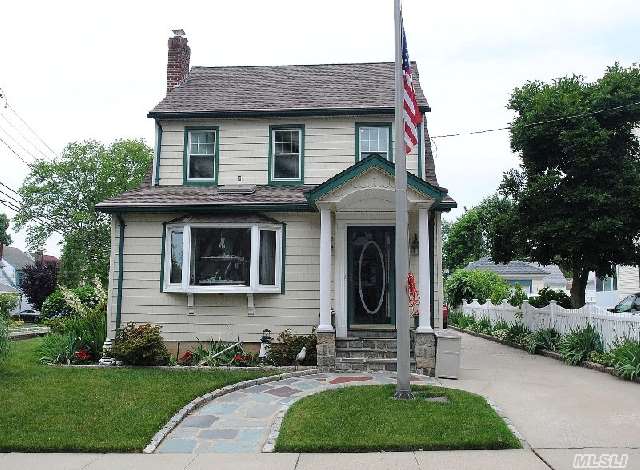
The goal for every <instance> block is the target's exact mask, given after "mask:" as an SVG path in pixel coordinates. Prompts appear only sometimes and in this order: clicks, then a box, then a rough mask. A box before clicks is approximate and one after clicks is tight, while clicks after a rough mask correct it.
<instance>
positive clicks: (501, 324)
mask: <svg viewBox="0 0 640 470" xmlns="http://www.w3.org/2000/svg"><path fill="white" fill-rule="evenodd" d="M508 329H509V323H507V322H506V321H504V320H498V321H497V322H495V324H494V325H493V330H494V331H495V330H508Z"/></svg>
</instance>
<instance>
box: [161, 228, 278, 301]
mask: <svg viewBox="0 0 640 470" xmlns="http://www.w3.org/2000/svg"><path fill="white" fill-rule="evenodd" d="M165 253H166V254H165V261H164V266H163V269H164V270H165V272H164V279H165V282H164V286H163V290H164V291H165V292H186V293H207V292H238V293H255V292H280V289H281V287H280V284H281V281H280V280H281V272H282V271H281V270H282V227H281V226H279V225H264V224H239V223H228V224H215V225H214V224H206V223H191V224H184V225H172V226H168V227H167V234H166V245H165Z"/></svg>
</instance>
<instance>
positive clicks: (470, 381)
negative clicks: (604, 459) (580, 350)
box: [441, 334, 640, 469]
mask: <svg viewBox="0 0 640 470" xmlns="http://www.w3.org/2000/svg"><path fill="white" fill-rule="evenodd" d="M462 335H463V338H462V357H461V367H462V371H461V378H460V380H446V379H441V382H442V383H443V385H445V386H448V387H455V388H461V389H464V390H467V391H470V392H474V393H478V394H481V395H484V396H485V397H487V398H489V399H490V400H491V401H492V402H493V403H494V404H495V405H497V406H498V407H499V408H501V409H502V410H503V411H504V414H505V415H506V416H508V417H509V418H510V420H511V421H512V423H513V424H514V426H515V427H516V428H517V429H518V430H519V431H520V433H521V434H522V435H523V437H524V438H525V439H526V440H527V441H528V443H529V445H530V446H531V447H532V450H533V451H534V452H535V453H536V454H537V455H539V456H540V457H541V458H542V459H543V460H544V461H545V462H546V463H547V464H549V465H550V466H551V467H552V468H554V469H564V468H573V458H574V454H576V453H590V454H597V455H600V454H604V453H611V454H628V455H629V457H628V464H627V466H626V468H629V469H630V468H638V469H640V384H637V383H632V382H625V381H623V380H620V379H617V378H615V377H613V376H611V375H608V374H604V373H601V372H597V371H592V370H589V369H584V368H582V367H571V366H568V365H566V364H563V363H561V362H560V361H557V360H555V359H551V358H547V357H543V356H534V355H530V354H528V353H526V352H524V351H520V350H518V349H514V348H511V347H508V346H503V345H501V344H497V343H494V342H491V341H487V340H485V339H482V338H477V337H474V336H470V335H466V334H462Z"/></svg>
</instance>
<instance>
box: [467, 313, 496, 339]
mask: <svg viewBox="0 0 640 470" xmlns="http://www.w3.org/2000/svg"><path fill="white" fill-rule="evenodd" d="M469 329H470V330H471V331H475V332H476V333H484V334H486V335H490V334H491V332H492V330H493V327H492V326H491V320H489V318H488V317H482V318H481V319H480V320H478V321H477V322H475V323H473V324H472V325H470V326H469Z"/></svg>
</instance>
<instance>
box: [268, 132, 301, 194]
mask: <svg viewBox="0 0 640 470" xmlns="http://www.w3.org/2000/svg"><path fill="white" fill-rule="evenodd" d="M270 131H271V135H270V142H271V148H270V155H271V161H270V163H269V180H270V181H271V182H275V183H302V181H303V174H302V173H303V158H304V156H303V153H304V128H303V127H302V126H297V125H296V126H271V128H270Z"/></svg>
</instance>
